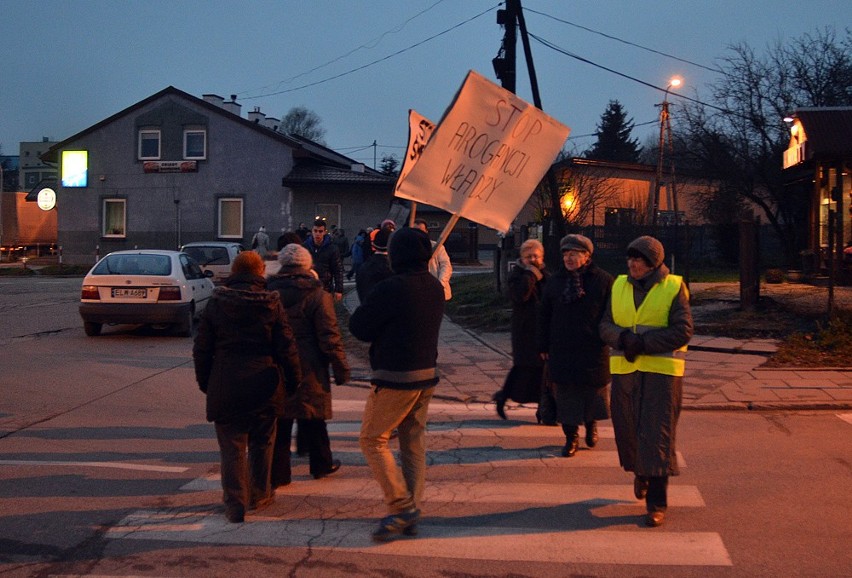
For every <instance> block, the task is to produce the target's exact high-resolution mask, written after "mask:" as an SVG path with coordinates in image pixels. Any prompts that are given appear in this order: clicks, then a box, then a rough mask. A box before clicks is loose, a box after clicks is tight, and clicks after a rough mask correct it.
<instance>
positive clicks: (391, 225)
mask: <svg viewBox="0 0 852 578" xmlns="http://www.w3.org/2000/svg"><path fill="white" fill-rule="evenodd" d="M381 228H382V229H390V230H391V231H395V230H396V223H394V222H393V221H392V220H391V219H385V220H384V221H382V224H381Z"/></svg>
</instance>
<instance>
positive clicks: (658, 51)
mask: <svg viewBox="0 0 852 578" xmlns="http://www.w3.org/2000/svg"><path fill="white" fill-rule="evenodd" d="M524 11H525V12H532V13H533V14H538V15H539V16H544V17H545V18H550V19H552V20H556V21H557V22H561V23H563V24H567V25H569V26H573V27H575V28H579V29H580V30H585V31H586V32H591V33H592V34H597V35H599V36H603V37H604V38H609V39H610V40H615V41H616V42H621V43H622V44H627V45H628V46H634V47H636V48H640V49H642V50H646V51H648V52H652V53H654V54H659V55H660V56H665V57H666V58H671V59H672V60H677V61H678V62H683V63H685V64H689V65H692V66H697V67H698V68H703V69H704V70H709V71H710V72H716V73H718V74H725V71H723V70H720V69H718V68H712V67H710V66H705V65H703V64H699V63H697V62H692V61H691V60H686V59H685V58H680V57H678V56H674V55H672V54H668V53H666V52H662V51H660V50H655V49H653V48H648V47H647V46H642V45H641V44H637V43H635V42H630V41H629V40H624V39H623V38H618V37H617V36H612V35H609V34H606V33H604V32H600V31H599V30H594V29H593V28H589V27H587V26H582V25H580V24H576V23H574V22H570V21H568V20H563V19H562V18H557V17H556V16H551V15H550V14H545V13H544V12H539V11H537V10H532V9H530V8H525V9H524Z"/></svg>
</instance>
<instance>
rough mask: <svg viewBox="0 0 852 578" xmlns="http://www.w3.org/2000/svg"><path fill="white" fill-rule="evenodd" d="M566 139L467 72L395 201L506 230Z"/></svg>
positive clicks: (529, 108)
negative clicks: (406, 202)
mask: <svg viewBox="0 0 852 578" xmlns="http://www.w3.org/2000/svg"><path fill="white" fill-rule="evenodd" d="M569 133H570V129H569V128H568V127H567V126H565V125H563V124H561V123H560V122H558V121H556V120H555V119H553V118H551V117H550V116H548V115H546V114H545V113H544V112H542V111H541V110H540V109H538V108H536V107H534V106H533V105H531V104H529V103H528V102H526V101H524V100H523V99H520V98H518V97H517V96H516V95H514V94H512V93H511V92H509V91H507V90H505V89H503V88H501V87H499V86H497V85H496V84H494V83H493V82H491V81H489V80H488V79H486V78H485V77H483V76H482V75H480V74H478V73H477V72H474V71H472V70H471V71H470V72H469V73H468V75H467V78H465V81H464V83H463V84H462V86H461V89H460V90H459V92H458V93H457V94H456V97H455V99H454V102H453V103H452V104H451V106H450V108H449V109H448V110H447V112H446V113H445V114H444V118H443V119H442V120H441V122H440V124H439V125H438V127H437V128H436V129H435V131H434V132H433V133H432V136H431V138H429V139H428V146H425V147H424V148H423V149H422V150H421V151H420V155H419V158H418V159H416V162H415V163H414V165H413V166H411V167H410V168H409V170H408V172H407V173H406V175H405V176H404V177H401V178H400V181H399V183H398V184H397V188H396V196H398V197H401V198H404V199H409V200H411V201H417V202H423V203H427V204H429V205H433V206H435V207H439V208H441V209H444V210H446V211H449V212H451V213H453V214H454V215H457V216H461V217H465V218H466V219H469V220H471V221H475V222H477V223H481V224H483V225H485V226H487V227H492V228H494V229H497V230H498V231H502V232H506V231H508V230H509V227H510V226H511V223H512V221H513V220H514V218H515V217H516V216H517V215H518V213H519V212H520V210H521V208H523V206H524V203H526V202H527V199H529V196H530V195H531V194H532V192H533V190H534V189H535V187H536V185H537V184H538V183H539V181H540V180H541V178H542V177H543V176H544V174H545V173H546V172H547V170H548V169H549V168H550V165H551V164H552V162H553V159H554V158H556V155H557V154H558V153H559V151H560V150H561V148H562V146H563V145H564V144H565V139H566V138H568V134H569Z"/></svg>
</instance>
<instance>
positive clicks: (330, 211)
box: [316, 203, 340, 229]
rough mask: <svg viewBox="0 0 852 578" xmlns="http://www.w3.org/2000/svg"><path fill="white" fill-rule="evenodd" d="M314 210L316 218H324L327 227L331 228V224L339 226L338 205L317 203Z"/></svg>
mask: <svg viewBox="0 0 852 578" xmlns="http://www.w3.org/2000/svg"><path fill="white" fill-rule="evenodd" d="M316 211H317V212H316V215H317V216H316V218H317V219H325V224H326V226H327V228H328V229H331V226H332V225H334V226H336V227H339V226H340V205H337V204H331V203H328V204H324V203H317V205H316Z"/></svg>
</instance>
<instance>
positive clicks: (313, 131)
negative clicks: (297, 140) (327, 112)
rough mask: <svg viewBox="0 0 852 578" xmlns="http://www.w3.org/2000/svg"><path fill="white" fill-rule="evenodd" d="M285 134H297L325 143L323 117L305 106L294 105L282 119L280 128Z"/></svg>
mask: <svg viewBox="0 0 852 578" xmlns="http://www.w3.org/2000/svg"><path fill="white" fill-rule="evenodd" d="M278 130H279V131H280V132H283V133H285V134H295V135H299V136H302V137H305V138H307V139H310V140H312V141H314V142H317V143H319V144H321V145H323V146H324V145H325V141H324V140H323V138H324V137H325V129H324V128H323V127H322V119H321V118H320V117H319V115H317V113H315V112H314V111H312V110H310V109H308V108H306V107H304V106H294V107H293V108H291V109H290V110H289V111H288V112H287V114H285V115H284V118H283V119H282V120H281V127H280V128H279V129H278Z"/></svg>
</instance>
